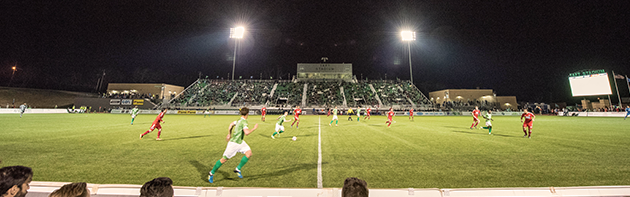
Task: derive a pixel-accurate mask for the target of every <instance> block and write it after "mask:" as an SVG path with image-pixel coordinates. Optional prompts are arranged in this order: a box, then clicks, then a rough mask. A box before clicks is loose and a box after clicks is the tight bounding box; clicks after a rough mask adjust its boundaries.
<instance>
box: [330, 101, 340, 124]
mask: <svg viewBox="0 0 630 197" xmlns="http://www.w3.org/2000/svg"><path fill="white" fill-rule="evenodd" d="M332 111H333V118H332V120H331V121H330V124H328V126H332V123H333V121H335V120H336V121H337V122H335V126H338V125H337V124H339V118H338V117H337V114H338V113H339V111H338V110H337V106H335V109H333V110H332Z"/></svg>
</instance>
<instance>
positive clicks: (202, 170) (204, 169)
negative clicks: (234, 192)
mask: <svg viewBox="0 0 630 197" xmlns="http://www.w3.org/2000/svg"><path fill="white" fill-rule="evenodd" d="M188 162H189V163H190V164H191V165H193V166H195V168H197V172H199V174H200V175H201V177H200V178H201V180H203V181H204V182H208V172H210V170H212V168H211V167H209V166H206V165H203V164H201V163H199V161H197V160H191V161H188ZM217 173H220V174H221V177H223V179H222V180H224V179H226V180H232V181H234V180H236V179H235V178H230V173H228V172H226V171H220V170H219V171H218V172H217Z"/></svg>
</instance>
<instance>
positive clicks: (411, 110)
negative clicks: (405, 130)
mask: <svg viewBox="0 0 630 197" xmlns="http://www.w3.org/2000/svg"><path fill="white" fill-rule="evenodd" d="M409 119H411V120H413V108H411V109H409Z"/></svg>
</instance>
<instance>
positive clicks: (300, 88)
mask: <svg viewBox="0 0 630 197" xmlns="http://www.w3.org/2000/svg"><path fill="white" fill-rule="evenodd" d="M277 85H278V86H277V87H276V90H275V92H274V93H273V98H272V100H271V103H272V104H275V105H287V106H295V105H301V104H302V94H303V92H304V83H303V82H278V83H277ZM284 99H287V100H284ZM285 101H286V102H285Z"/></svg>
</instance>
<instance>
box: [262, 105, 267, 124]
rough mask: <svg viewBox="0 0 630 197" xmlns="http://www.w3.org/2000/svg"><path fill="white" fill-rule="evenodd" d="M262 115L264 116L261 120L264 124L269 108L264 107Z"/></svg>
mask: <svg viewBox="0 0 630 197" xmlns="http://www.w3.org/2000/svg"><path fill="white" fill-rule="evenodd" d="M260 114H261V115H262V117H261V118H260V120H262V121H263V122H265V116H267V106H263V108H262V109H260Z"/></svg>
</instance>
